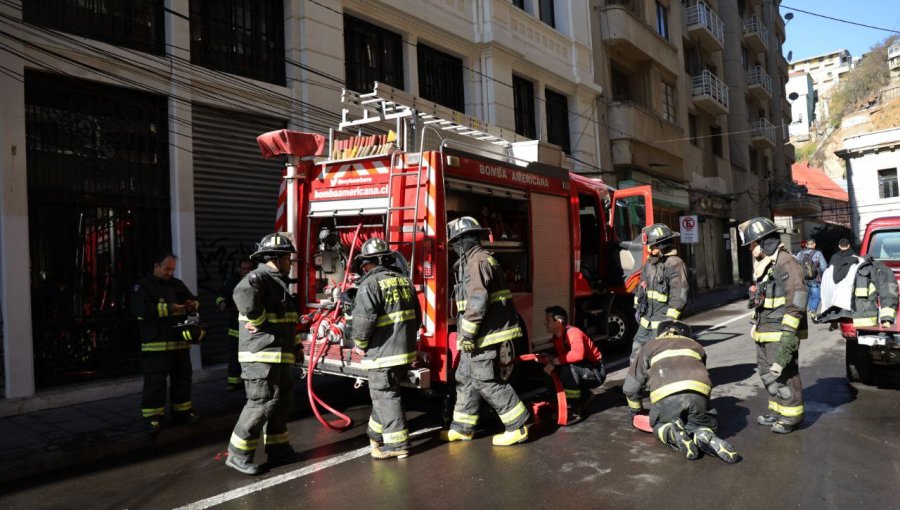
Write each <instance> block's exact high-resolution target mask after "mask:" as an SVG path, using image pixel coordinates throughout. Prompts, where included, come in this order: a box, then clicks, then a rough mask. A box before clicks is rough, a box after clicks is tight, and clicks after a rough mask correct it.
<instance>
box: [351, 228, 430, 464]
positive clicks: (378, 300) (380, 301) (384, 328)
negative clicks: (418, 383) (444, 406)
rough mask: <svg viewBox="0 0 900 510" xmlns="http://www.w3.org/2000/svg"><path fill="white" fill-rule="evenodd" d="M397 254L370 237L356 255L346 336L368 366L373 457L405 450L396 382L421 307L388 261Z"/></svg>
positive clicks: (411, 347) (401, 454) (410, 350)
mask: <svg viewBox="0 0 900 510" xmlns="http://www.w3.org/2000/svg"><path fill="white" fill-rule="evenodd" d="M396 256H397V255H396V254H395V253H394V252H393V251H391V249H390V248H389V247H388V244H387V243H386V242H384V240H383V239H381V238H378V237H372V238H370V239H369V240H367V241H366V242H365V243H363V245H362V247H361V248H360V253H359V255H358V256H357V257H356V262H357V263H358V264H359V268H360V269H361V270H362V271H363V272H364V273H365V275H364V276H363V277H362V278H360V279H359V281H357V282H356V285H357V288H358V290H357V292H356V296H355V297H354V299H353V309H352V310H353V311H352V313H353V325H352V328H351V336H352V338H353V343H354V344H355V345H356V347H357V348H358V349H360V350H362V351H363V352H365V357H363V360H362V366H363V367H364V368H366V369H367V371H368V376H369V396H371V397H372V415H371V416H370V417H369V426H368V428H367V429H366V432H367V434H368V435H369V442H370V443H371V445H372V452H371V454H372V458H375V459H390V458H398V459H402V458H405V457H406V456H408V455H409V429H407V427H406V414H405V412H404V411H403V401H402V400H401V399H400V383H401V382H402V381H404V380H405V379H406V374H407V372H408V371H409V368H410V364H411V363H412V362H413V361H415V360H416V333H417V332H418V330H419V327H420V326H421V324H422V310H421V308H420V307H419V299H418V297H417V296H416V289H415V288H414V287H413V284H412V282H411V281H410V280H409V278H407V276H406V275H405V274H402V273H400V271H399V270H398V268H396V267H393V266H394V265H395V264H394V261H395V260H396V259H395V257H396Z"/></svg>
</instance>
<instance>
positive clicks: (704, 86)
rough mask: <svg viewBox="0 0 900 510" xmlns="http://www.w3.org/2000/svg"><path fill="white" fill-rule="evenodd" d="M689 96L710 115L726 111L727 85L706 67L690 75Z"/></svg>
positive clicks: (722, 113)
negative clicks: (694, 74)
mask: <svg viewBox="0 0 900 510" xmlns="http://www.w3.org/2000/svg"><path fill="white" fill-rule="evenodd" d="M691 98H692V99H693V101H694V105H696V106H697V107H698V108H701V109H703V110H704V111H705V112H707V113H709V114H710V115H724V114H726V113H728V86H727V85H725V83H724V82H723V81H722V80H720V79H719V78H718V77H716V75H714V74H713V73H711V72H709V71H708V70H706V69H704V70H703V72H702V73H700V74H699V75H698V76H692V77H691Z"/></svg>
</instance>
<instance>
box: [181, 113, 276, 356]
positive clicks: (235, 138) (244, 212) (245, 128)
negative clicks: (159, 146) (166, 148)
mask: <svg viewBox="0 0 900 510" xmlns="http://www.w3.org/2000/svg"><path fill="white" fill-rule="evenodd" d="M192 124H193V131H192V134H193V139H194V208H195V222H196V223H195V228H196V236H197V286H198V287H199V289H198V292H199V294H200V306H201V310H200V312H201V316H202V317H203V321H204V322H206V323H208V324H209V325H210V329H209V337H208V339H207V340H206V341H205V342H204V344H203V349H202V353H203V363H204V365H208V364H213V363H222V362H225V361H227V356H228V343H227V342H228V341H229V338H228V334H227V320H228V317H227V315H226V314H225V313H223V312H220V311H219V310H218V308H217V307H216V304H215V300H216V294H217V293H218V291H219V289H220V287H221V286H222V283H223V282H224V280H225V278H227V277H228V275H230V274H232V273H234V272H236V271H237V268H238V264H239V262H240V260H241V258H243V257H246V256H249V255H250V254H251V253H253V251H254V247H255V244H256V243H257V242H258V241H259V239H260V238H261V237H262V236H263V235H265V234H267V233H270V232H271V231H272V229H273V227H274V225H275V207H276V203H277V200H278V187H279V185H280V183H281V172H282V168H283V167H284V163H283V162H280V161H275V160H271V161H270V160H265V159H263V158H262V156H261V155H260V152H259V147H258V146H257V144H256V137H257V136H258V135H260V134H262V133H264V132H266V131H272V130H276V129H281V128H284V127H285V126H286V123H285V121H284V120H282V119H275V118H271V117H263V116H259V115H250V114H246V113H239V112H234V111H229V110H221V109H218V108H212V107H209V106H203V105H199V104H196V103H195V104H194V105H193V120H192Z"/></svg>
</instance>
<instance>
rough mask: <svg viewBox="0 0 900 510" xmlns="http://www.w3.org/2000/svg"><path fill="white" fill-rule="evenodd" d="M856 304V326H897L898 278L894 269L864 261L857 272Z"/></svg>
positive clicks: (854, 307) (878, 263)
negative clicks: (887, 324)
mask: <svg viewBox="0 0 900 510" xmlns="http://www.w3.org/2000/svg"><path fill="white" fill-rule="evenodd" d="M853 304H854V306H853V313H852V317H853V325H854V326H856V327H858V328H863V327H871V326H877V325H878V324H879V323H880V322H889V323H891V324H893V323H894V321H895V320H896V318H897V279H896V278H895V277H894V273H893V272H892V271H891V269H890V268H889V267H887V266H886V265H884V263H883V262H880V261H877V260H875V259H873V258H872V257H868V256H867V257H865V258H862V262H861V263H860V265H859V268H858V269H857V271H856V283H855V284H854V288H853Z"/></svg>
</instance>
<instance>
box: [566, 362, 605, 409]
mask: <svg viewBox="0 0 900 510" xmlns="http://www.w3.org/2000/svg"><path fill="white" fill-rule="evenodd" d="M556 375H557V376H559V380H560V382H561V383H562V385H563V388H564V389H565V391H566V403H568V405H569V407H572V406H577V405H578V404H579V403H580V399H581V398H582V396H583V392H584V391H588V390H592V389H594V388H598V387H599V386H600V385H601V384H603V381H605V380H606V368H605V367H604V366H603V362H602V361H601V362H600V363H598V364H597V365H592V364H590V363H587V362H581V363H567V364H565V365H559V366H558V367H556Z"/></svg>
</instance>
